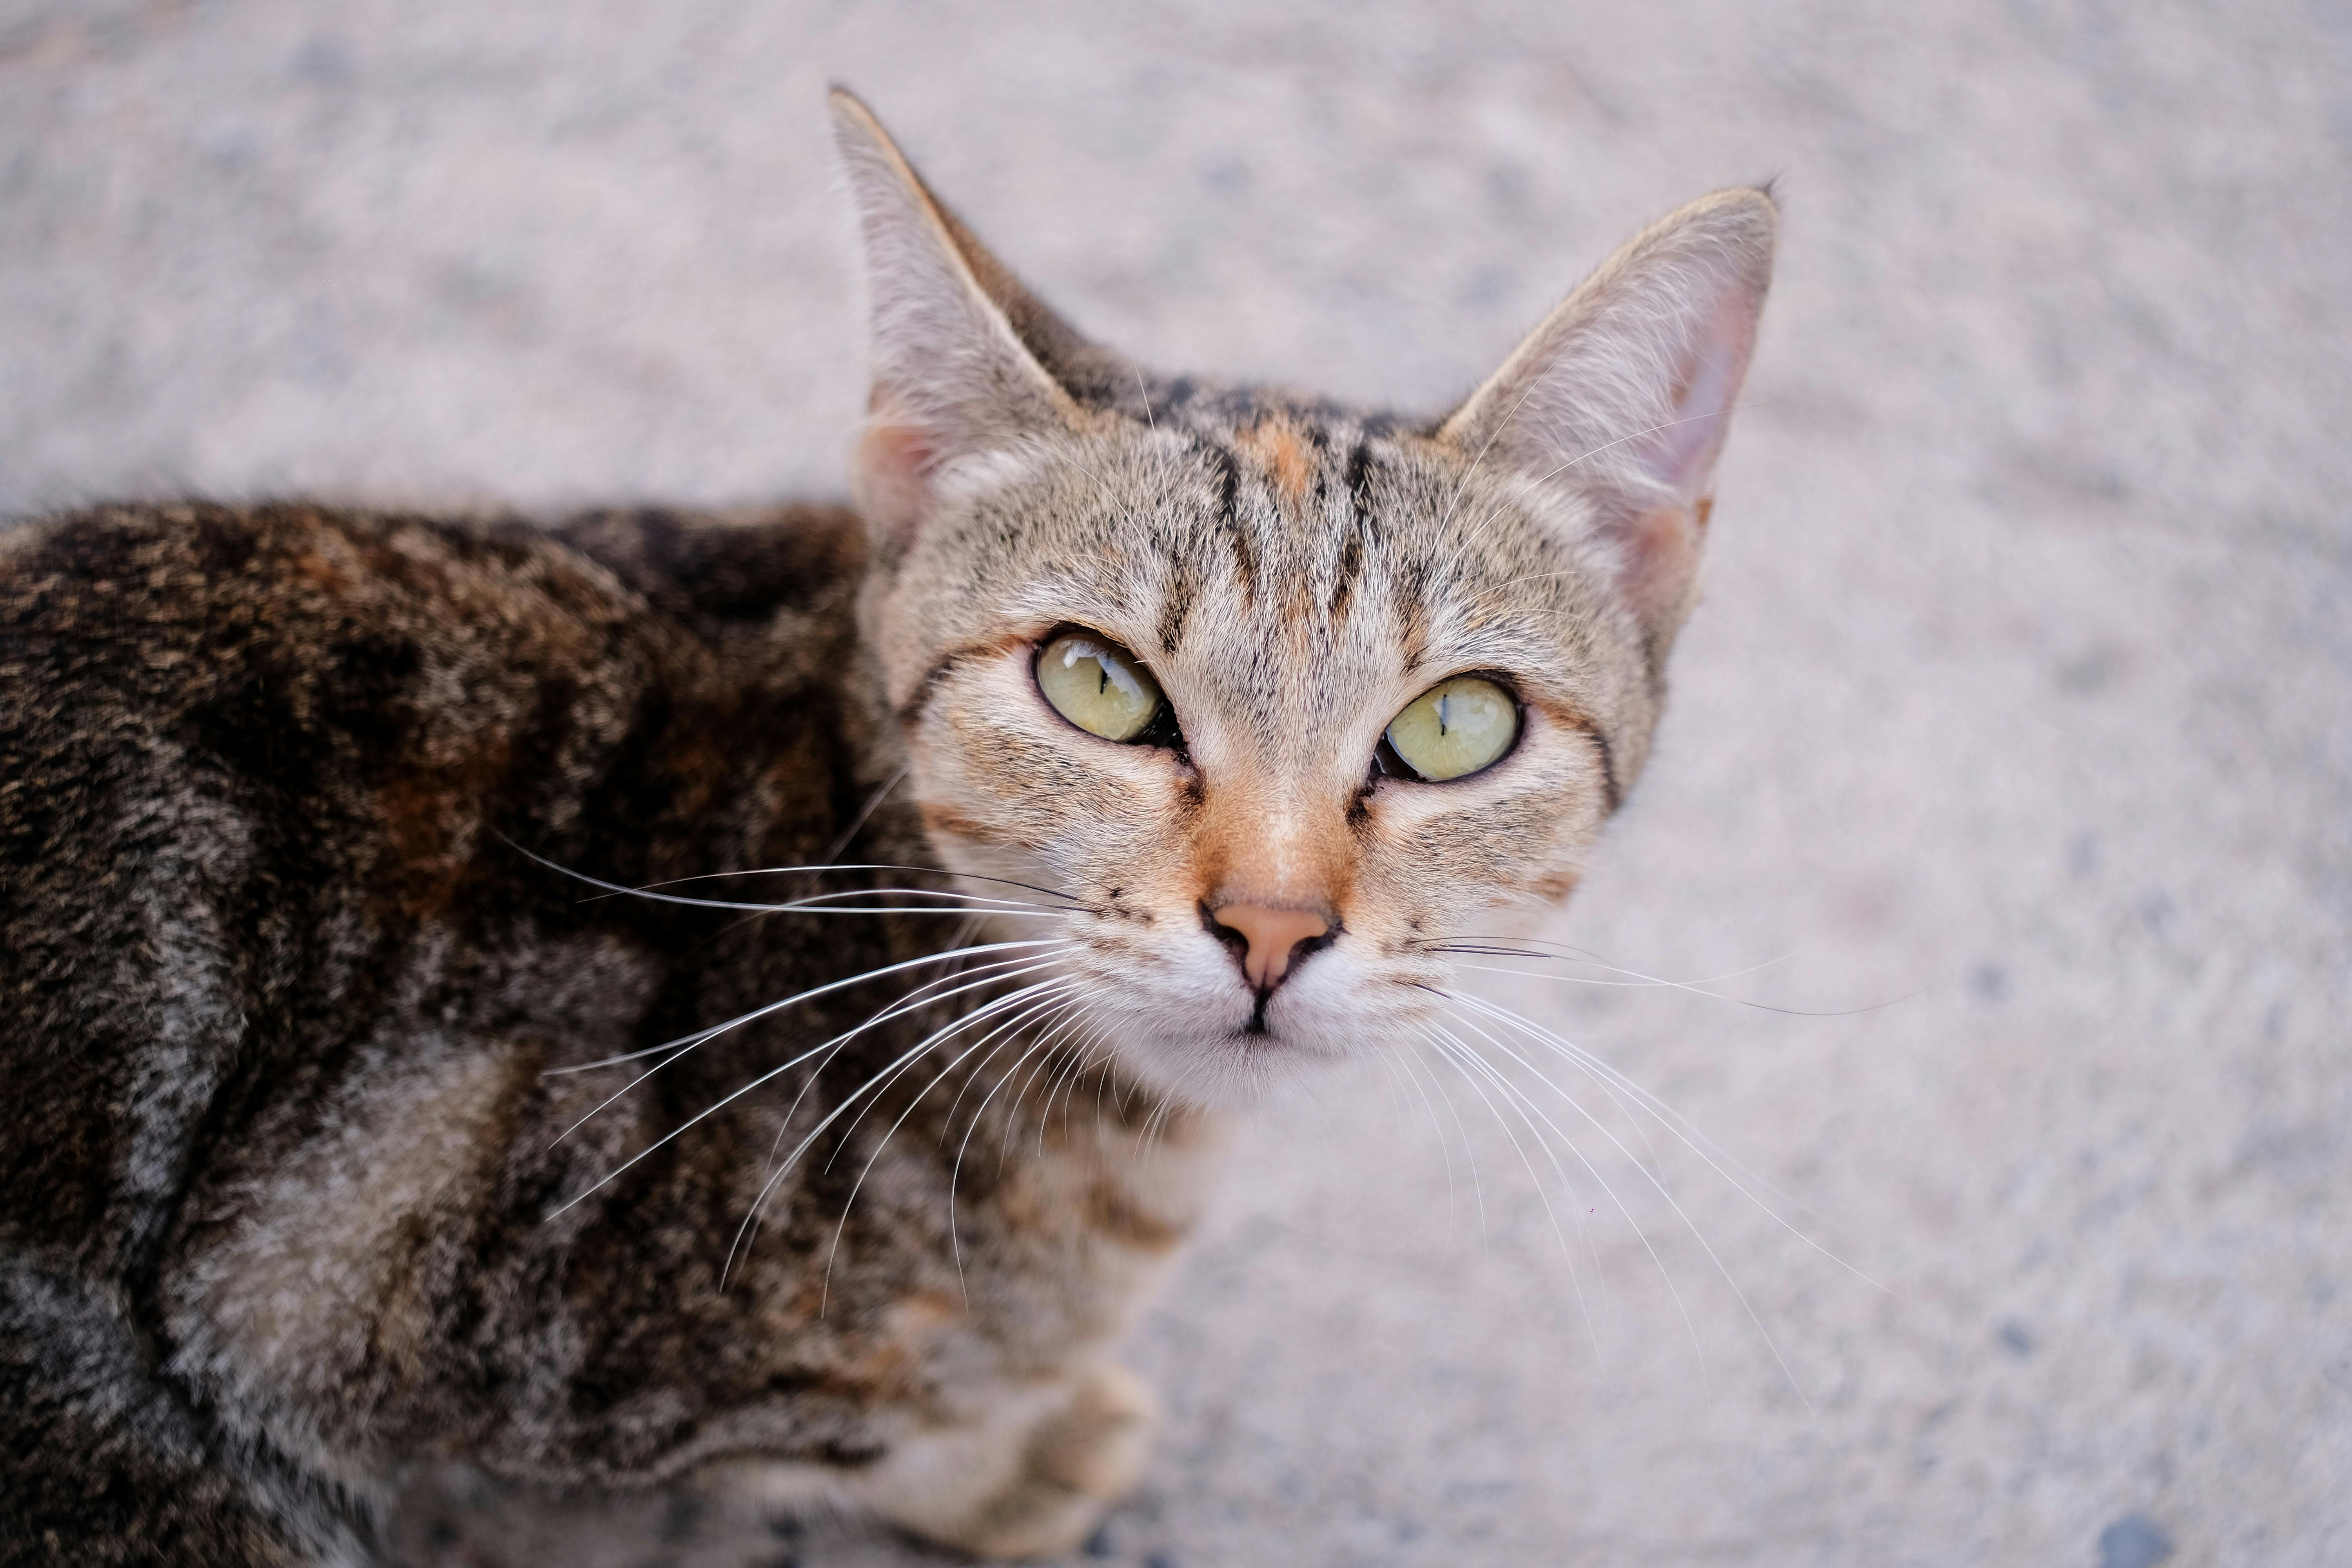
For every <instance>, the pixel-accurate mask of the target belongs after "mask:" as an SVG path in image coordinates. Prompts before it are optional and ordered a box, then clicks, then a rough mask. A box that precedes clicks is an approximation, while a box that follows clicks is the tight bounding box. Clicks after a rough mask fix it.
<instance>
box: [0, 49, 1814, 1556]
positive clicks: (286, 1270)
mask: <svg viewBox="0 0 2352 1568" xmlns="http://www.w3.org/2000/svg"><path fill="white" fill-rule="evenodd" d="M833 110H834V115H835V125H836V134H837V137H838V141H839V144H840V149H841V153H842V156H843V159H844V161H845V165H846V168H847V174H848V183H849V185H850V188H851V190H852V191H853V193H854V195H855V199H856V205H857V208H858V212H859V215H860V217H861V220H862V228H863V235H864V239H865V248H866V262H867V269H868V276H869V279H870V283H871V292H872V299H873V395H872V417H871V420H870V423H869V424H868V426H866V432H865V435H864V437H862V440H861V442H860V444H859V445H858V447H857V449H856V457H855V462H854V480H853V484H854V495H855V498H856V507H855V510H854V511H853V510H845V509H842V508H837V507H832V506H824V505H796V506H787V507H783V508H782V509H780V510H772V511H767V512H762V513H756V514H749V515H721V516H683V515H675V514H669V513H664V512H656V511H614V512H604V513H599V514H595V515H591V516H586V517H582V518H578V519H576V520H573V521H568V522H566V523H563V524H562V525H561V526H555V527H546V526H540V525H534V524H530V523H527V522H525V521H520V520H513V519H503V518H475V519H453V518H433V517H422V516H411V515H404V514H375V513H363V512H353V511H346V510H329V509H324V508H321V507H318V506H312V505H305V504H299V503H289V504H283V505H258V506H226V505H215V504H207V503H200V502H198V503H189V504H182V505H127V506H111V507H100V508H98V509H95V510H86V511H83V512H80V513H79V514H75V515H69V516H59V517H53V518H49V519H46V520H41V521H33V522H27V523H23V524H19V525H16V526H15V527H13V528H11V529H10V530H8V531H6V532H5V533H0V1017H5V1019H6V1024H5V1034H0V1053H4V1054H0V1060H5V1089H6V1093H7V1096H8V1100H9V1104H8V1106H7V1109H6V1111H5V1116H0V1179H5V1198H0V1467H4V1468H0V1559H5V1561H6V1562H8V1563H23V1562H52V1561H54V1562H69V1563H142V1564H148V1563H170V1564H223V1563H238V1564H245V1563H272V1564H280V1563H282V1564H293V1563H304V1564H319V1563H365V1562H368V1561H371V1553H372V1552H373V1550H374V1543H375V1542H376V1541H377V1540H378V1539H379V1531H380V1520H381V1512H382V1509H383V1500H384V1499H385V1498H386V1496H388V1495H389V1491H390V1489H391V1488H392V1487H393V1486H394V1485H395V1484H396V1482H397V1479H398V1478H399V1477H400V1475H401V1474H402V1473H403V1470H404V1467H410V1466H414V1465H416V1464H419V1463H422V1462H425V1461H428V1460H450V1459H455V1460H460V1461H463V1462H465V1463H467V1464H469V1465H472V1466H475V1467H478V1468H480V1469H481V1470H483V1471H486V1472H488V1473H490V1474H493V1475H496V1476H499V1477H504V1478H509V1479H514V1480H517V1481H519V1482H522V1483H526V1484H530V1485H534V1486H543V1487H548V1488H554V1489H612V1488H625V1487H641V1486H646V1485H650V1484H656V1483H662V1482H665V1481H668V1480H670V1479H675V1478H679V1477H683V1476H687V1475H688V1474H693V1475H697V1476H699V1477H705V1478H709V1477H712V1476H716V1477H718V1478H719V1483H720V1484H725V1485H730V1486H733V1487H736V1488H738V1489H743V1490H745V1491H746V1492H747V1493H748V1494H749V1495H751V1496H753V1497H755V1498H757V1499H759V1500H762V1501H763V1502H764V1504H765V1506H769V1507H772V1508H774V1509H777V1510H792V1509H794V1508H803V1507H811V1506H817V1505H820V1504H824V1505H846V1506H850V1507H854V1508H858V1509H863V1510H869V1511H870V1512H871V1513H872V1514H874V1515H877V1516H879V1517H880V1518H881V1519H883V1520H885V1521H891V1522H892V1523H894V1524H896V1525H898V1526H899V1527H901V1528H904V1529H906V1530H908V1531H913V1532H915V1533H917V1534H919V1535H921V1536H924V1537H927V1538H929V1539H930V1540H933V1541H936V1542H945V1543H949V1544H950V1545H953V1546H956V1547H960V1548H962V1549H965V1550H967V1551H970V1552H976V1553H981V1554H984V1555H996V1556H1020V1555H1024V1554H1034V1553H1042V1552H1057V1551H1061V1550H1064V1549H1066V1548H1068V1547H1069V1546H1070V1545H1072V1544H1073V1543H1075V1542H1078V1541H1080V1540H1082V1539H1083V1538H1084V1537H1085V1535H1086V1534H1087V1531H1088V1530H1089V1529H1090V1528H1091V1527H1092V1525H1093V1523H1094V1521H1096V1520H1097V1518H1098V1516H1099V1515H1100V1514H1101V1513H1102V1511H1103V1510H1105V1508H1106V1507H1107V1506H1108V1504H1109V1503H1110V1502H1111V1501H1112V1500H1116V1499H1117V1498H1118V1497H1119V1496H1120V1495H1121V1493H1122V1492H1123V1491H1124V1490H1125V1489H1128V1488H1129V1486H1130V1485H1131V1484H1132V1483H1133V1482H1134V1480H1135V1479H1136V1477H1137V1474H1138V1471H1139V1467H1140V1465H1141V1463H1142V1458H1143V1454H1144V1450H1145V1446H1146V1442H1147V1438H1148V1435H1149V1432H1150V1427H1151V1425H1152V1421H1153V1402H1152V1398H1151V1396H1150V1393H1149V1392H1148V1391H1147V1390H1146V1389H1145V1388H1143V1387H1142V1386H1140V1385H1139V1384H1138V1383H1137V1382H1136V1380H1135V1379H1134V1378H1133V1377H1131V1376H1130V1375H1129V1374H1128V1373H1125V1372H1123V1371H1121V1370H1120V1369H1119V1368H1118V1366H1117V1365H1116V1364H1115V1363H1114V1362H1113V1361H1112V1360H1111V1359H1109V1356H1110V1351H1111V1349H1112V1347H1113V1346H1114V1345H1115V1344H1116V1343H1117V1342H1118V1339H1119V1336H1120V1334H1121V1332H1122V1331H1123V1330H1124V1329H1125V1328H1126V1327H1127V1326H1128V1325H1129V1323H1130V1322H1131V1321H1132V1320H1133V1317H1134V1315H1135V1313H1136V1310H1137V1309H1138V1305H1139V1302H1140V1301H1141V1300H1143V1299H1144V1296H1145V1294H1146V1292H1147V1291H1148V1290H1149V1289H1150V1287H1151V1285H1152V1283H1153V1281H1154V1280H1155V1279H1157V1278H1158V1277H1159V1275H1160V1273H1161V1271H1162V1270H1163V1269H1164V1268H1166V1266H1167V1264H1168V1262H1169V1260H1170V1257H1171V1252H1172V1250H1173V1249H1174V1248H1175V1247H1177V1246H1178V1244H1179V1243H1180V1242H1181V1239H1182V1238H1183V1237H1184V1235H1185V1234H1186V1232H1187V1230H1188V1229H1189V1228H1190V1227H1191V1226H1192V1225H1193V1224H1194V1223H1195V1221H1196V1219H1197V1217H1198V1215H1199V1214H1200V1211H1201V1206H1202V1200H1203V1193H1204V1189H1205V1186H1206V1184H1207V1183H1208V1181H1209V1179H1210V1177H1211V1175H1212V1173H1213V1168H1214V1166H1215V1164H1216V1163H1217V1155H1218V1150H1219V1144H1220V1140H1221V1137H1222V1135H1223V1133H1222V1129H1223V1127H1224V1125H1225V1124H1226V1121H1227V1120H1228V1119H1229V1117H1230V1115H1231V1114H1232V1112H1233V1110H1234V1108H1236V1107H1240V1106H1244V1105H1246V1104H1247V1103H1249V1102H1250V1101H1251V1100H1252V1099H1253V1098H1254V1097H1255V1096H1256V1095H1258V1094H1259V1093H1260V1092H1261V1091H1262V1090H1263V1089H1265V1087H1266V1086H1268V1085H1270V1084H1273V1083H1275V1082H1276V1081H1277V1080H1280V1079H1284V1078H1286V1077H1288V1076H1290V1075H1295V1074H1299V1073H1302V1072H1305V1071H1307V1070H1309V1069H1310V1068H1317V1067H1319V1066H1321V1065H1322V1064H1326V1063H1335V1062H1341V1061H1347V1060H1351V1059H1355V1058H1364V1057H1368V1056H1370V1055H1372V1054H1374V1053H1376V1052H1378V1051H1380V1050H1381V1049H1382V1048H1384V1047H1386V1046H1388V1045H1391V1044H1393V1043H1397V1042H1400V1041H1403V1040H1406V1039H1409V1038H1410V1037H1411V1036H1412V1031H1413V1030H1414V1029H1416V1028H1417V1027H1421V1026H1423V1022H1424V1020H1426V1019H1427V1018H1428V1017H1429V1016H1430V1015H1431V1012H1432V1009H1433V1007H1434V1006H1435V1005H1436V1002H1437V993H1438V991H1439V989H1440V988H1442V986H1443V985H1444V983H1445V978H1446V974H1447V968H1446V966H1447V963H1448V962H1449V959H1448V955H1447V953H1446V952H1445V949H1446V947H1447V945H1448V940H1449V938H1450V937H1454V938H1458V937H1459V936H1460V935H1461V934H1462V933H1464V932H1465V931H1470V930H1474V929H1476V927H1475V925H1474V924H1473V922H1475V921H1478V920H1479V919H1480V918H1481V917H1487V918H1492V915H1493V911H1496V910H1497V909H1498V908H1501V907H1503V906H1522V907H1524V906H1527V905H1528V904H1530V903H1534V904H1538V905H1539V904H1540V903H1542V902H1543V901H1545V900H1558V899H1559V898H1561V897H1563V896H1564V895H1566V894H1567V892H1568V891H1569V890H1570V888H1572V887H1573V886H1574V885H1575V882H1576V879H1577V868H1578V865H1579V862H1580V857H1581V856H1583V854H1584V853H1585V851H1586V849H1587V847H1589V846H1590V845H1591V842H1592V840H1593V837H1594V836H1595V834H1596V833H1598V832H1599V830H1600V829H1601V825H1602V824H1603V823H1604V822H1605V821H1606V820H1607V819H1608V817H1609V816H1610V814H1611V813H1612V811H1613V810H1614V809H1615V807H1616V806H1617V805H1618V803H1619V802H1620V800H1622V797H1623V795H1624V792H1625V791H1626V790H1627V789H1628V788H1629V787H1630V786H1631V785H1632V784H1633V780H1634V778H1635V776H1636V775H1637V774H1638V773H1640V772H1641V770H1642V765H1643V759H1644V757H1645V755H1646V753H1647V752H1648V750H1649V745H1650V740H1651V734H1652V730H1653V727H1654V724H1655V722H1656V720H1657V716H1658V710H1659V702H1660V700H1661V695H1662V691H1663V671H1664V664H1665V660H1666V656H1667V651H1668V648H1669V647H1670V646H1671V645H1672V643H1673V641H1674V638H1675V631H1676V628H1677V627H1678V626H1679V625H1680V624H1681V623H1682V621H1683V619H1684V616H1685V612H1686V611H1687V610H1688V609H1689V607H1690V605H1691V604H1692V602H1693V599H1694V597H1695V595H1696V564H1697V560H1698V554H1699V548H1700V543H1701V541H1702V539H1703V537H1704V535H1705V532H1706V524H1707V513H1708V509H1709V506H1710V504H1711V479H1710V476H1711V472H1712V469H1713V467H1714V464H1715V460H1716V457H1717V452H1718V451H1719V449H1720V448H1721V447H1722V444H1723V439H1724V432H1725V427H1726V423H1727V416H1728V413H1729V410H1730V407H1731V404H1732V401H1733V399H1734V397H1735V395H1736V394H1737V392H1738V387H1739V384H1740V380H1741V377H1742V375H1743V374H1744V372H1745V370H1746V368H1747V364H1748V355H1749V351H1750V348H1751V346H1752V343H1753V342H1754V336H1755V331H1756V322H1757V316H1758V311H1759V307H1760V306H1761V303H1762V300H1763V297H1764V292H1765V288H1766V283H1767V279H1768V275H1769V268H1770V260H1771V254H1772V247H1773V236H1774V228H1775V220H1776V213H1775V208H1774V206H1773V205H1772V202H1771V200H1770V199H1769V196H1768V195H1766V194H1764V193H1762V192H1759V191H1755V190H1745V189H1741V190H1730V191H1724V192H1719V193H1717V194H1716V195H1710V196H1707V197H1706V198H1704V199H1702V200H1700V201H1698V202H1696V203H1695V204H1694V205H1690V206H1687V207H1685V208H1684V209H1683V210H1681V211H1680V212H1677V213H1675V215H1673V216H1671V217H1668V218H1666V219H1665V220H1664V222H1662V223H1660V224H1658V225H1657V226H1654V227H1653V228H1651V229H1649V230H1648V231H1647V232H1645V233H1643V235H1642V236H1641V237H1638V238H1637V239H1635V240H1634V241H1633V243H1632V244H1631V245H1629V246H1627V247H1625V248H1624V249H1623V250H1622V251H1621V252H1620V253H1619V254H1618V255H1617V256H1616V257H1615V258H1613V259H1612V260H1611V261H1610V262H1609V263H1608V264H1607V265H1606V266H1604V267H1603V268H1601V270H1600V271H1599V272H1598V273H1596V274H1595V275H1594V276H1593V277H1592V278H1591V280H1590V281H1588V282H1587V283H1585V284H1584V285H1583V286H1582V287H1581V288H1580V289H1578V290H1577V292H1576V293H1575V294H1574V295H1572V296H1571V297H1570V299H1569V300H1567V301H1566V302H1565V303H1563V304H1561V305H1560V306H1559V308H1558V309H1557V310H1555V311H1554V312H1553V313H1552V314H1551V315H1550V316H1549V318H1548V319H1547V320H1546V321H1543V323H1542V324H1541V325H1540V326H1539V327H1538V328H1537V330H1536V331H1535V332H1534V333H1533V335H1532V336H1530V337H1529V338H1528V340H1527V341H1526V342H1525V343H1524V344H1523V345H1522V346H1521V347H1520V348H1519V349H1518V350H1517V352H1516V353H1514V354H1513V355H1512V356H1511V358H1510V359H1509V361H1508V362H1507V363H1505V364H1504V366H1503V367H1502V369H1501V370H1500V371H1499V372H1497V373H1496V375H1495V376H1494V377H1493V378H1492V379H1491V380H1490V381H1488V382H1487V383H1486V384H1485V385H1484V386H1482V387H1480V388H1479V389H1478V390H1477V391H1476V392H1475V394H1474V395H1472V396H1471V397H1470V398H1469V400H1468V401H1467V402H1465V403H1464V404H1463V405H1461V406H1460V407H1458V408H1456V409H1455V410H1454V412H1453V413H1451V414H1449V415H1447V416H1444V418H1441V419H1436V420H1430V421H1423V420H1413V419H1404V418H1397V417H1392V416H1385V415H1372V414H1364V413H1360V412H1356V411H1353V410H1350V409H1348V408H1344V407H1340V406H1338V405H1333V404H1331V403H1328V402H1325V401H1321V400H1318V399H1314V398H1308V397H1300V396H1295V395H1290V394H1287V393H1283V392H1277V391H1270V390H1265V389H1262V388H1241V387H1231V386H1219V385H1213V384H1209V383H1205V382H1201V381H1196V380H1192V379H1190V378H1175V379H1154V378H1152V377H1150V376H1148V375H1146V374H1142V373H1141V372H1139V370H1137V369H1136V368H1135V367H1134V366H1133V365H1131V364H1130V363H1129V362H1128V361H1126V360H1124V359H1122V358H1120V357H1118V355H1116V354H1114V353H1110V352H1108V351H1107V350H1105V349H1102V348H1100V347H1097V345H1095V344H1093V343H1091V342H1087V340H1086V339H1084V338H1082V337H1080V336H1079V335H1078V334H1077V333H1076V331H1073V330H1072V329H1071V328H1070V327H1068V326H1066V325H1065V324H1064V323H1063V322H1062V321H1060V320H1059V319H1057V318H1056V317H1055V316H1054V315H1053V314H1052V313H1051V312H1049V311H1048V310H1046V309H1045V306H1044V305H1042V304H1041V303H1039V302H1038V300H1036V299H1035V298H1034V297H1033V296H1032V295H1031V294H1030V293H1028V292H1027V291H1026V290H1025V289H1024V288H1023V287H1022V285H1021V284H1020V283H1019V282H1018V281H1017V280H1016V279H1014V278H1013V275H1012V273H1011V272H1009V271H1008V270H1007V269H1006V268H1005V267H1004V266H1003V264H1002V263H1001V262H999V261H998V260H997V259H996V258H995V257H993V256H992V255H991V254H990V253H989V252H988V251H986V250H984V249H983V248H982V247H981V246H980V244H979V243H978V242H977V241H976V240H975V239H974V238H973V237H972V236H971V232H970V231H969V230H967V229H966V228H965V227H964V226H963V225H962V224H961V222H959V221H958V220H957V219H956V217H955V216H953V215H952V214H950V212H949V211H948V210H947V209H946V208H945V207H944V206H942V205H940V203H939V202H938V201H937V200H936V199H935V198H934V197H933V196H932V195H931V194H930V193H929V190H928V189H926V188H925V186H924V185H923V184H922V182H921V181H920V180H919V178H918V177H917V175H916V174H915V172H914V170H913V169H912V168H911V167H909V166H908V163H907V161H906V159H905V158H904V157H903V156H901V155H900V153H899V152H898V149H897V148H896V147H895V146H894V145H893V143H892V142H890V140H889V139H888V137H887V135H885V133H884V132H883V131H882V129H881V128H880V126H879V125H878V124H877V122H876V121H875V120H874V119H873V117H872V116H871V115H870V114H869V113H868V112H867V111H866V109H865V108H864V107H862V106H861V105H860V104H859V103H858V102H856V100H854V99H851V98H849V97H848V96H846V95H845V94H837V95H836V96H835V100H834V103H833Z"/></svg>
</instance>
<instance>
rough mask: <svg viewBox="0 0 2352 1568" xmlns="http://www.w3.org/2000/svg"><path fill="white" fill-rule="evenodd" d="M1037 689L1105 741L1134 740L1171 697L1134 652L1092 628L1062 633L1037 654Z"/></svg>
mask: <svg viewBox="0 0 2352 1568" xmlns="http://www.w3.org/2000/svg"><path fill="white" fill-rule="evenodd" d="M1037 689H1038V690H1040V691H1043V692H1044V693H1045V700H1046V701H1048V702H1050V703H1052V704H1053V705H1054V711H1055V712H1056V713H1059V714H1060V715H1061V716H1062V717H1063V718H1065V719H1067V720H1068V721H1070V722H1071V723H1073V724H1076V726H1077V727H1078V728H1079V729H1081V730H1084V731H1086V732H1087V734H1089V735H1100V736H1101V737H1102V738H1103V739H1104V740H1106V741H1132V740H1134V739H1135V738H1136V737H1137V736H1139V735H1140V734H1142V733H1143V731H1145V730H1147V729H1149V728H1150V725H1151V721H1152V720H1153V719H1154V718H1156V717H1158V716H1159V713H1160V705H1161V704H1162V703H1163V702H1165V701H1166V699H1165V698H1163V697H1162V696H1161V695H1160V683H1159V682H1158V681H1156V680H1154V679H1151V674H1150V671H1149V670H1147V669H1145V668H1143V666H1141V665H1139V664H1138V663H1136V661H1135V656H1134V655H1133V654H1130V653H1129V652H1128V651H1127V650H1126V649H1125V648H1123V647H1119V646H1118V644H1117V643H1115V642H1113V641H1111V640H1110V639H1109V638H1108V637H1097V636H1096V635H1095V634H1094V633H1092V632H1064V633H1063V634H1062V635H1061V636H1059V637H1055V639H1054V640H1053V641H1051V642H1049V643H1047V644H1046V645H1045V647H1044V649H1043V650H1042V651H1040V652H1039V653H1038V655H1037Z"/></svg>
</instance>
